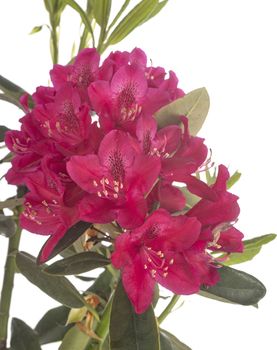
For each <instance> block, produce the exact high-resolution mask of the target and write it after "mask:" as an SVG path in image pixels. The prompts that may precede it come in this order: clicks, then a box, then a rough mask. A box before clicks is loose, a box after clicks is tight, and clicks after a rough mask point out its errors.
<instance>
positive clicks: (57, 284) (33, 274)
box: [16, 252, 84, 308]
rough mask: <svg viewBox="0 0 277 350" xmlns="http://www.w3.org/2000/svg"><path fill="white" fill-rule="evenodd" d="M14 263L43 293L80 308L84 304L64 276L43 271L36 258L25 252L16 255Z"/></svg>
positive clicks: (69, 305)
mask: <svg viewBox="0 0 277 350" xmlns="http://www.w3.org/2000/svg"><path fill="white" fill-rule="evenodd" d="M16 265H17V267H18V268H19V270H20V272H21V273H22V274H23V275H24V276H25V277H26V278H27V279H28V280H29V281H30V282H31V283H33V284H34V285H36V286H37V287H38V288H40V289H41V290H42V291H43V292H44V293H46V294H48V295H49V296H50V297H52V298H53V299H55V300H57V301H58V302H60V303H61V304H63V305H65V306H68V307H74V308H80V307H82V306H83V305H84V301H83V298H82V296H81V295H80V294H79V293H78V291H77V289H76V288H75V287H74V286H73V284H71V283H70V282H69V281H68V280H67V279H66V278H65V277H59V276H51V275H48V274H47V273H45V272H44V271H43V270H42V268H43V265H42V266H38V265H37V264H36V259H35V258H34V257H33V256H32V255H30V254H28V253H25V252H19V253H17V255H16Z"/></svg>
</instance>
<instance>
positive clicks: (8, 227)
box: [0, 214, 17, 237]
mask: <svg viewBox="0 0 277 350" xmlns="http://www.w3.org/2000/svg"><path fill="white" fill-rule="evenodd" d="M16 227H17V226H16V223H15V221H14V220H13V219H11V218H10V217H8V216H5V215H4V214H0V235H2V236H5V237H11V236H12V235H14V234H15V231H16Z"/></svg>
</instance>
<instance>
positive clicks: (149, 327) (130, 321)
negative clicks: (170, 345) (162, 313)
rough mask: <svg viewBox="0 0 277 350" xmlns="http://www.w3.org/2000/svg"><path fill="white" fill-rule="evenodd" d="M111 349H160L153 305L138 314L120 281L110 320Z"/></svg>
mask: <svg viewBox="0 0 277 350" xmlns="http://www.w3.org/2000/svg"><path fill="white" fill-rule="evenodd" d="M110 339H111V341H110V346H111V350H134V349H145V350H146V349H149V350H150V349H151V350H160V344H159V343H160V341H159V332H158V327H157V321H156V318H155V315H154V311H153V308H152V306H150V307H149V308H148V310H147V311H145V312H144V313H143V314H136V313H135V311H134V309H133V306H132V304H131V302H130V300H129V299H128V296H127V295H126V293H125V290H124V288H123V285H122V282H121V281H120V282H119V284H118V286H117V289H116V291H115V294H114V300H113V305H112V312H111V320H110Z"/></svg>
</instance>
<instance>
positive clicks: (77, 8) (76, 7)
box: [63, 0, 102, 42]
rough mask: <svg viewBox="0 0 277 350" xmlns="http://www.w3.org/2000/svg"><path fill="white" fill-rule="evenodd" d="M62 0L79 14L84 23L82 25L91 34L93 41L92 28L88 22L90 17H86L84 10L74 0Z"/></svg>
mask: <svg viewBox="0 0 277 350" xmlns="http://www.w3.org/2000/svg"><path fill="white" fill-rule="evenodd" d="M63 1H64V3H65V4H67V5H69V6H70V7H72V8H73V10H75V11H77V12H78V13H79V15H80V17H81V19H82V21H83V23H84V26H85V27H86V29H87V31H88V32H89V33H90V34H91V36H92V38H93V42H94V34H93V30H92V27H91V24H90V19H89V18H88V16H87V14H86V13H85V11H84V10H83V9H82V8H81V7H80V6H79V5H78V4H77V2H76V1H74V0H63ZM101 2H102V0H101Z"/></svg>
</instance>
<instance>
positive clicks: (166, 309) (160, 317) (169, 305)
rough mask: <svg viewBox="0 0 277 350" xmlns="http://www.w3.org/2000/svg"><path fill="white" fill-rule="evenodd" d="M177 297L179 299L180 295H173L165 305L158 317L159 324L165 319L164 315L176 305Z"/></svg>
mask: <svg viewBox="0 0 277 350" xmlns="http://www.w3.org/2000/svg"><path fill="white" fill-rule="evenodd" d="M179 299H180V295H173V297H172V298H171V300H170V302H169V303H168V305H167V307H166V308H165V309H164V311H163V312H162V313H161V314H160V316H159V317H158V323H159V324H161V323H162V322H163V321H164V320H165V319H166V317H167V316H168V315H169V314H170V313H171V311H172V309H173V308H174V306H175V305H176V303H177V302H178V300H179Z"/></svg>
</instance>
